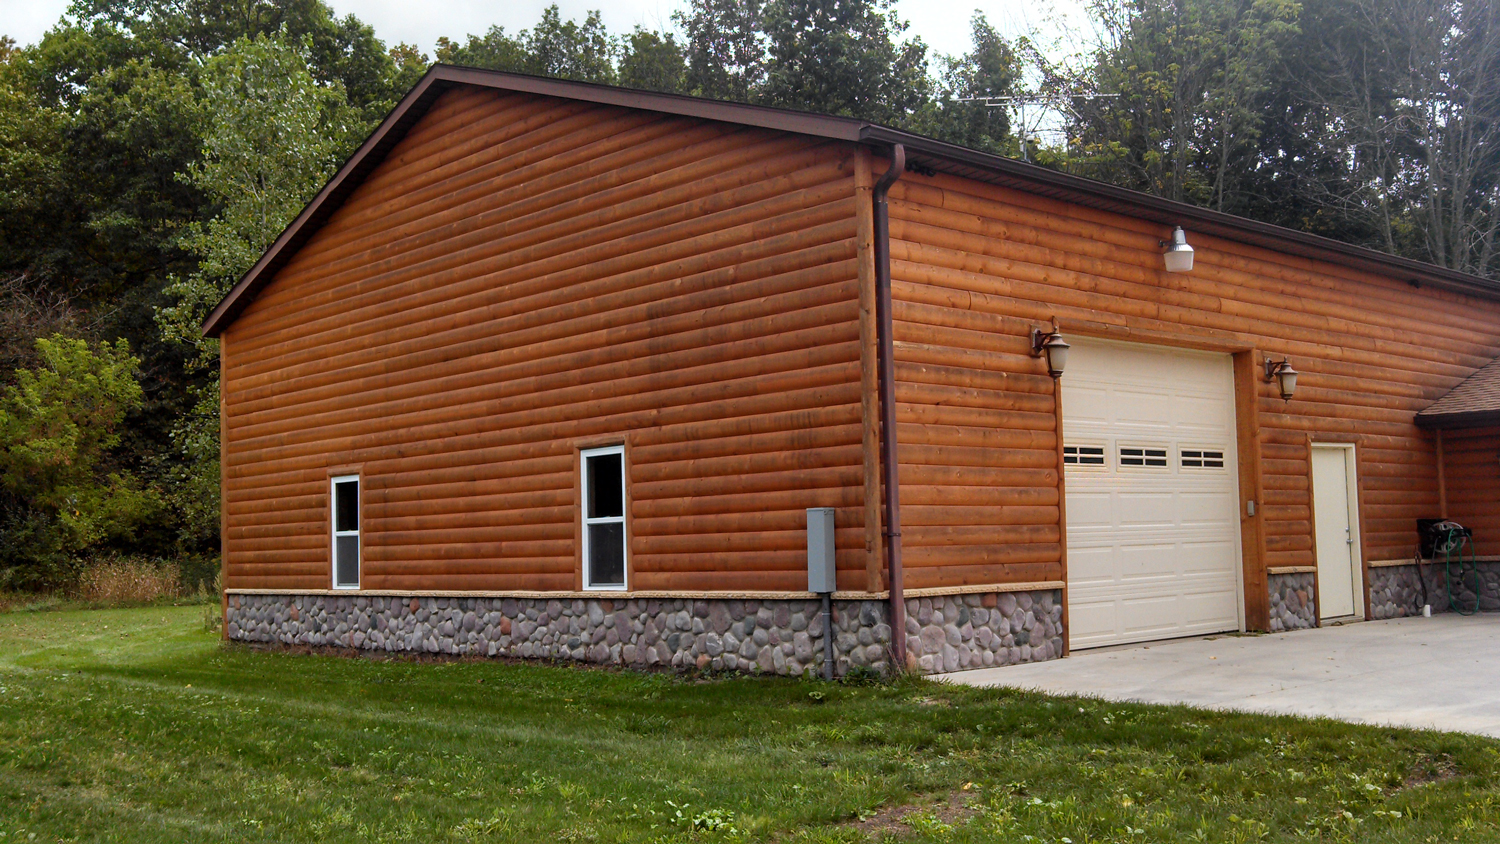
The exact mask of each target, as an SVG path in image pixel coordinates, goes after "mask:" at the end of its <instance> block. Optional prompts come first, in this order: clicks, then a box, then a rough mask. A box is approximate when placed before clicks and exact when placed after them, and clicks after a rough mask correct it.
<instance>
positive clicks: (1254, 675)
mask: <svg viewBox="0 0 1500 844" xmlns="http://www.w3.org/2000/svg"><path fill="white" fill-rule="evenodd" d="M938 679H941V680H945V681H947V682H951V683H963V684H966V685H971V686H1010V687H1014V688H1022V689H1035V690H1038V691H1043V692H1051V693H1054V694H1081V695H1093V696H1097V697H1102V698H1106V699H1109V700H1133V701H1142V702H1146V703H1184V704H1188V705H1190V706H1203V707H1208V708H1212V709H1238V710H1245V711H1252V712H1270V713H1277V714H1288V715H1307V716H1324V717H1328V718H1338V719H1342V720H1345V721H1354V722H1359V723H1365V724H1393V725H1396V726H1403V727H1419V728H1430V729H1438V730H1452V731H1457V732H1466V733H1477V734H1480V735H1487V736H1494V737H1497V738H1500V614H1480V615H1475V616H1470V617H1468V618H1464V617H1462V616H1458V615H1451V614H1443V615H1439V616H1434V617H1433V618H1402V619H1394V620H1391V621H1367V622H1362V623H1357V624H1344V625H1340V626H1337V627H1323V628H1320V629H1317V630H1304V631H1299V632H1295V633H1275V634H1269V635H1265V636H1240V635H1232V634H1231V635H1221V636H1210V637H1206V638H1195V639H1177V640H1173V641H1168V642H1153V643H1151V644H1150V645H1131V646H1125V647H1120V648H1110V649H1105V650H1091V651H1083V652H1081V653H1078V654H1075V655H1073V656H1070V657H1068V658H1067V659H1060V660H1053V661H1051V662H1039V663H1033V664H1029V665H1013V666H1008V667H1005V668H984V669H980V670H978V671H961V672H957V673H954V674H945V675H941V676H939V677H938Z"/></svg>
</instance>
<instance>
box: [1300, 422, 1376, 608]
mask: <svg viewBox="0 0 1500 844" xmlns="http://www.w3.org/2000/svg"><path fill="white" fill-rule="evenodd" d="M1354 482H1355V479H1354V450H1353V449H1352V448H1349V447H1348V446H1342V445H1316V444H1315V445H1313V447H1312V485H1313V534H1314V537H1315V541H1316V548H1317V561H1318V618H1320V619H1327V618H1344V617H1347V616H1353V615H1357V614H1362V613H1363V612H1364V607H1363V606H1361V604H1360V600H1359V597H1360V593H1361V592H1362V591H1363V590H1362V589H1361V588H1360V577H1359V556H1360V555H1359V523H1358V520H1357V518H1356V515H1355V513H1356V508H1354V507H1351V506H1350V503H1351V502H1353V501H1355V500H1356V498H1355V496H1354V495H1353V494H1352V493H1351V491H1352V490H1353V489H1355V486H1354Z"/></svg>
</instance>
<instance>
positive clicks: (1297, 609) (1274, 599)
mask: <svg viewBox="0 0 1500 844" xmlns="http://www.w3.org/2000/svg"><path fill="white" fill-rule="evenodd" d="M1314 584H1315V580H1314V575H1313V574H1312V572H1303V573H1300V574H1273V575H1268V576H1267V577H1266V585H1267V588H1268V590H1269V591H1270V597H1271V632H1272V633H1280V632H1281V631H1283V630H1306V629H1308V628H1312V627H1317V626H1318V608H1317V595H1318V593H1317V587H1316V586H1315V585H1314Z"/></svg>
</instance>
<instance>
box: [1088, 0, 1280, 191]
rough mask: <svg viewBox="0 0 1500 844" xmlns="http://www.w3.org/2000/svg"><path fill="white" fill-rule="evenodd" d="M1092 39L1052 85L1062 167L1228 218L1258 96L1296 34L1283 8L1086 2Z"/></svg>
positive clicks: (1251, 140)
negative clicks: (1082, 56)
mask: <svg viewBox="0 0 1500 844" xmlns="http://www.w3.org/2000/svg"><path fill="white" fill-rule="evenodd" d="M1093 9H1094V12H1095V14H1096V16H1097V17H1098V19H1099V21H1100V23H1101V26H1102V30H1101V31H1102V35H1103V38H1102V41H1101V43H1100V44H1099V45H1098V47H1097V48H1096V50H1095V53H1094V57H1093V60H1092V62H1091V64H1090V65H1089V66H1088V67H1086V68H1085V69H1084V70H1083V71H1082V72H1081V73H1078V74H1075V75H1073V77H1072V78H1070V79H1065V80H1062V86H1063V87H1066V88H1069V89H1072V90H1076V91H1080V92H1087V93H1095V94H1100V95H1103V96H1100V97H1097V98H1082V99H1079V100H1077V101H1076V102H1075V103H1074V104H1073V114H1074V121H1073V125H1072V126H1071V127H1070V129H1071V134H1072V135H1073V138H1074V141H1073V146H1074V150H1073V157H1072V165H1073V166H1074V167H1075V168H1076V169H1079V170H1081V171H1082V172H1084V173H1085V174H1087V175H1090V176H1094V177H1096V178H1101V179H1105V180H1107V181H1113V182H1116V183H1118V184H1122V185H1125V186H1126V187H1131V188H1135V189H1137V190H1143V191H1146V192H1148V193H1155V194H1158V195H1161V196H1165V197H1167V198H1169V199H1176V200H1180V201H1188V202H1196V203H1198V204H1202V205H1212V206H1214V207H1216V208H1218V209H1219V210H1224V211H1233V210H1234V209H1235V205H1236V202H1237V197H1235V196H1233V194H1234V193H1235V191H1236V188H1237V187H1238V186H1237V184H1236V183H1235V176H1236V174H1238V173H1241V172H1244V171H1245V170H1247V169H1248V168H1249V167H1250V166H1253V161H1254V159H1255V157H1256V155H1257V153H1258V152H1259V144H1258V138H1259V133H1260V128H1261V119H1262V114H1263V112H1262V108H1261V106H1262V104H1263V97H1264V95H1265V94H1266V93H1267V92H1268V91H1270V90H1271V89H1272V88H1273V87H1274V85H1275V84H1276V83H1277V82H1279V81H1280V80H1279V79H1277V78H1276V77H1275V75H1274V69H1275V68H1276V66H1277V64H1278V62H1279V57H1280V50H1281V48H1282V46H1283V45H1284V44H1285V43H1286V41H1287V40H1289V39H1290V38H1291V37H1292V36H1294V35H1295V34H1296V33H1297V27H1296V20H1297V13H1298V9H1299V7H1298V5H1297V4H1296V3H1295V2H1293V0H1096V2H1095V3H1094V5H1093Z"/></svg>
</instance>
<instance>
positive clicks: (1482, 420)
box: [1416, 410, 1500, 431]
mask: <svg viewBox="0 0 1500 844" xmlns="http://www.w3.org/2000/svg"><path fill="white" fill-rule="evenodd" d="M1416 421H1417V427H1418V428H1425V429H1426V430H1429V431H1431V430H1444V431H1456V430H1460V429H1463V428H1491V427H1495V426H1500V410H1469V411H1459V412H1457V413H1430V414H1429V413H1418V414H1417V419H1416Z"/></svg>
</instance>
